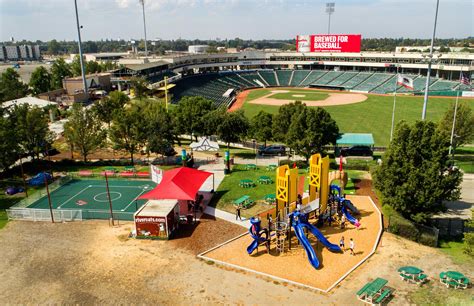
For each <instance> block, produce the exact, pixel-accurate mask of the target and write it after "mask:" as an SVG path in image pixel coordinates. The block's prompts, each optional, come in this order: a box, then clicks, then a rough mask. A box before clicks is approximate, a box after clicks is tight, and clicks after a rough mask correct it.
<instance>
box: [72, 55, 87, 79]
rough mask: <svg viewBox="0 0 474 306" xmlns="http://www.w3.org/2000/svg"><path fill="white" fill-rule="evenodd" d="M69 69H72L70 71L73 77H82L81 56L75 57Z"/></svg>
mask: <svg viewBox="0 0 474 306" xmlns="http://www.w3.org/2000/svg"><path fill="white" fill-rule="evenodd" d="M84 66H86V65H84ZM69 67H70V70H71V73H72V75H73V76H79V75H82V68H81V57H80V56H79V54H77V55H76V56H74V59H73V60H72V62H71V65H70V66H69ZM84 68H86V67H84ZM85 73H86V74H87V71H85Z"/></svg>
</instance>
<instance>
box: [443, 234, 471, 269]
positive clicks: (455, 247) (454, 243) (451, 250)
mask: <svg viewBox="0 0 474 306" xmlns="http://www.w3.org/2000/svg"><path fill="white" fill-rule="evenodd" d="M439 246H440V248H441V251H442V252H443V253H446V254H448V255H449V256H450V257H451V258H452V259H453V261H454V262H456V263H457V264H465V265H471V266H474V257H472V256H469V255H468V254H466V253H464V250H463V246H464V243H463V241H462V240H461V239H458V240H450V241H446V240H440V242H439Z"/></svg>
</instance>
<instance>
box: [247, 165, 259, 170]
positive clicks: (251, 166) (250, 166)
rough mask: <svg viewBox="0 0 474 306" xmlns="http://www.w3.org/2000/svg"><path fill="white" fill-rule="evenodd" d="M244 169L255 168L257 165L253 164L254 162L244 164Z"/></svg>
mask: <svg viewBox="0 0 474 306" xmlns="http://www.w3.org/2000/svg"><path fill="white" fill-rule="evenodd" d="M245 169H247V170H256V169H257V165H255V164H246V165H245Z"/></svg>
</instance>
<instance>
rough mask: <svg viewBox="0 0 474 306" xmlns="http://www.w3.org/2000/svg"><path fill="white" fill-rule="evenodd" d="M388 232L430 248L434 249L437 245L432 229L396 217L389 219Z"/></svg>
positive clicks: (436, 238) (392, 216)
mask: <svg viewBox="0 0 474 306" xmlns="http://www.w3.org/2000/svg"><path fill="white" fill-rule="evenodd" d="M388 231H389V232H390V233H393V234H396V235H399V236H402V237H405V238H407V239H410V240H412V241H415V242H418V243H421V244H424V245H427V246H431V247H436V246H437V243H438V237H437V235H436V234H435V229H434V228H429V227H425V226H423V225H419V224H416V223H413V222H411V221H409V220H407V219H405V218H403V217H401V216H398V215H391V216H390V217H389V226H388ZM430 231H432V232H430Z"/></svg>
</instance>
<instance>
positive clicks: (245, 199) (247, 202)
mask: <svg viewBox="0 0 474 306" xmlns="http://www.w3.org/2000/svg"><path fill="white" fill-rule="evenodd" d="M253 203H254V201H253V200H252V199H251V198H250V196H248V195H244V196H241V197H240V198H238V199H237V200H235V201H234V205H236V206H242V207H243V208H248V207H250V206H251V205H252V204H253Z"/></svg>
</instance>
